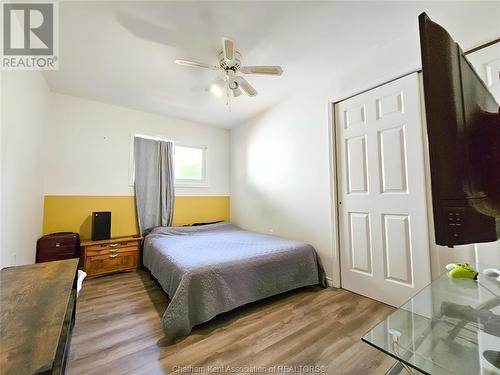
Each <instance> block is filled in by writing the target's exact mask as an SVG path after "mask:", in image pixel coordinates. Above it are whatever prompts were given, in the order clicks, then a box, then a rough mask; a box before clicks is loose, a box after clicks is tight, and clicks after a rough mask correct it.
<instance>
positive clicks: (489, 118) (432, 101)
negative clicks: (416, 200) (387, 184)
mask: <svg viewBox="0 0 500 375" xmlns="http://www.w3.org/2000/svg"><path fill="white" fill-rule="evenodd" d="M419 26H420V44H421V53H422V71H423V82H424V99H425V112H426V120H427V133H428V142H429V159H430V167H431V185H432V204H433V214H434V228H435V237H436V243H437V244H438V245H446V246H450V247H452V246H455V245H461V244H470V243H478V242H491V241H496V240H497V239H498V238H499V237H500V113H499V105H498V103H497V102H496V101H495V99H494V98H493V95H492V94H491V93H490V92H489V90H488V88H487V87H486V85H485V84H484V82H483V81H482V80H481V78H480V77H479V75H478V74H477V73H476V71H475V70H474V68H473V67H472V65H471V64H470V63H469V61H468V60H467V58H466V57H465V55H464V53H463V51H462V50H461V48H460V46H459V45H458V44H457V43H456V42H455V41H454V40H453V39H452V38H451V36H450V35H449V34H448V33H447V32H446V30H445V29H444V28H442V27H441V26H440V25H438V24H437V23H434V22H432V21H431V20H430V18H429V17H428V16H427V15H426V14H425V13H422V14H421V15H420V16H419Z"/></svg>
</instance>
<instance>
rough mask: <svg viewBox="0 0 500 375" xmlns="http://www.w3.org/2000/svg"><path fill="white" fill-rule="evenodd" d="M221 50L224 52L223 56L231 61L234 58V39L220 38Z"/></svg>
mask: <svg viewBox="0 0 500 375" xmlns="http://www.w3.org/2000/svg"><path fill="white" fill-rule="evenodd" d="M222 51H223V52H224V58H225V59H226V60H227V61H233V59H234V40H232V39H229V38H222Z"/></svg>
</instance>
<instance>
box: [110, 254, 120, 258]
mask: <svg viewBox="0 0 500 375" xmlns="http://www.w3.org/2000/svg"><path fill="white" fill-rule="evenodd" d="M117 256H118V254H109V257H110V258H116V257H117Z"/></svg>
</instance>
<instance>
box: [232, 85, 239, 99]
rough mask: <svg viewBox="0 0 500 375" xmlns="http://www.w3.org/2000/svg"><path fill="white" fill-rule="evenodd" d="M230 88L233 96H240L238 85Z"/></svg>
mask: <svg viewBox="0 0 500 375" xmlns="http://www.w3.org/2000/svg"><path fill="white" fill-rule="evenodd" d="M232 90H233V96H234V97H235V98H237V97H238V96H240V95H241V90H240V88H239V87H236V88H235V89H232Z"/></svg>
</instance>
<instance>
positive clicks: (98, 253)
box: [80, 237, 143, 277]
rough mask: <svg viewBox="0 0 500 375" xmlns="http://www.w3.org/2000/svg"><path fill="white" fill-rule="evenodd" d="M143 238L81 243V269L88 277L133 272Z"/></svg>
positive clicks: (137, 262) (121, 238)
mask: <svg viewBox="0 0 500 375" xmlns="http://www.w3.org/2000/svg"><path fill="white" fill-rule="evenodd" d="M142 240H143V237H119V238H112V239H110V240H103V241H83V242H82V243H81V244H80V246H81V248H82V259H83V268H84V270H85V272H87V274H88V277H95V276H102V275H108V274H111V273H115V272H123V271H135V270H137V268H138V267H139V264H140V261H139V259H140V258H139V257H140V254H141V241H142Z"/></svg>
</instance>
